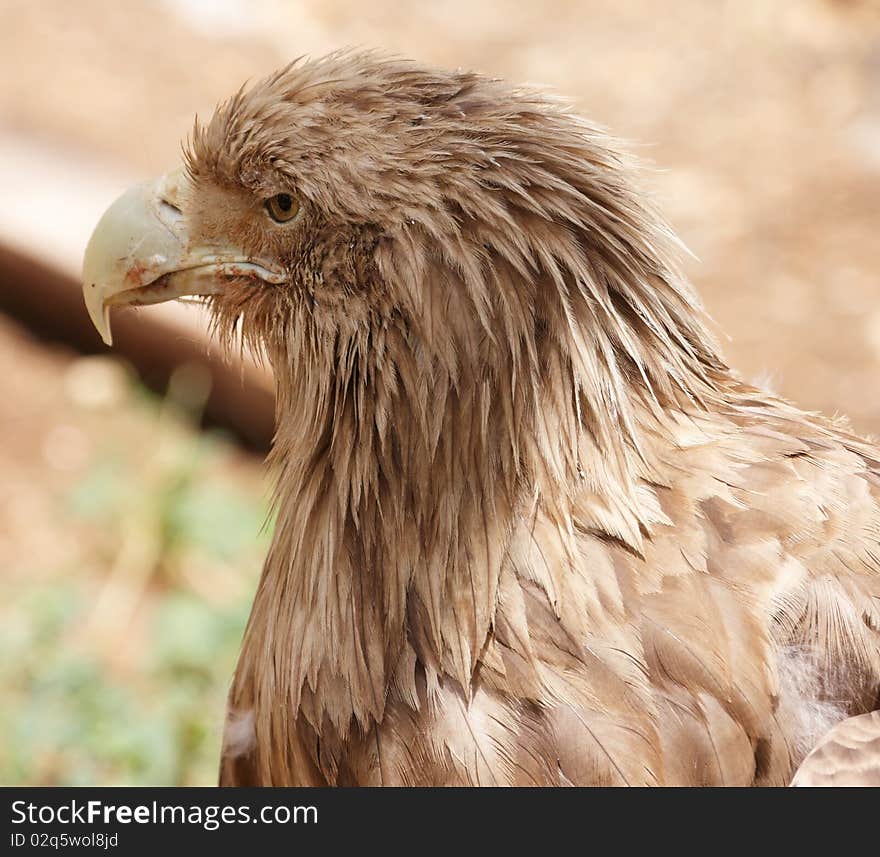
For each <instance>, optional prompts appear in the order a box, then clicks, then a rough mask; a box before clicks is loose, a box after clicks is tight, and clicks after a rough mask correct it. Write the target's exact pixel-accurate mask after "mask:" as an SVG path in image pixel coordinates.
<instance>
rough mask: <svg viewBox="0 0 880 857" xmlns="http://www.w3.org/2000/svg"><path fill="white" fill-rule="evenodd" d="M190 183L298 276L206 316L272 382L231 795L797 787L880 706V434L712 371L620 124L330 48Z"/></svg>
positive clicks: (239, 117) (210, 226) (222, 217)
mask: <svg viewBox="0 0 880 857" xmlns="http://www.w3.org/2000/svg"><path fill="white" fill-rule="evenodd" d="M188 165H189V171H190V173H191V177H192V191H191V194H190V199H189V203H188V206H187V210H186V212H185V213H186V215H187V217H188V219H189V222H190V231H191V232H192V233H194V234H197V235H199V236H200V238H201V239H202V240H210V238H211V237H212V236H213V237H220V236H228V235H230V234H231V235H233V236H234V237H235V238H236V241H237V242H238V243H239V244H241V245H242V246H244V247H245V248H246V249H248V250H251V251H254V252H259V253H261V254H263V255H264V256H265V255H268V256H271V257H272V258H274V259H276V260H278V261H279V262H280V263H282V264H284V265H285V266H286V267H287V268H288V269H289V270H291V271H292V272H293V276H292V278H291V282H290V284H289V286H282V287H272V288H268V287H267V288H264V289H254V288H253V287H252V286H251V285H249V284H248V285H245V284H241V285H238V286H237V285H236V284H235V283H232V284H230V287H229V289H228V291H227V293H225V294H223V295H220V296H217V297H215V298H213V299H212V300H213V306H214V310H215V314H216V318H217V325H218V329H219V331H220V332H221V334H222V335H223V336H224V337H225V338H226V339H227V340H231V339H232V338H233V337H234V334H235V331H236V330H238V329H240V330H241V332H242V334H243V337H244V340H245V341H246V342H248V343H250V344H251V345H252V346H254V347H256V348H257V349H258V350H260V351H261V352H262V353H263V354H265V355H266V356H267V358H268V359H269V361H270V362H271V364H272V366H273V369H274V371H275V375H276V379H277V390H278V395H277V402H278V405H277V409H278V429H277V436H276V439H275V444H274V449H273V453H272V459H271V460H272V463H273V465H274V467H275V469H276V471H277V486H278V487H277V495H276V496H277V507H278V517H277V525H276V530H275V535H274V539H273V543H272V547H271V550H270V552H269V556H268V558H267V560H266V565H265V569H264V572H263V578H262V581H261V583H260V587H259V590H258V592H257V595H256V598H255V602H254V608H253V613H252V615H251V620H250V623H249V625H248V629H247V633H246V636H245V640H244V644H243V649H242V653H241V659H240V662H239V665H238V669H237V671H236V675H235V681H234V684H233V687H232V691H231V694H230V709H231V712H232V714H231V717H232V718H233V722H235V723H238V722H241V719H242V718H244V721H243V722H246V723H248V724H252V729H253V732H252V735H250V736H249V737H250V739H251V740H250V741H249V742H247V743H245V744H244V745H243V744H242V743H241V741H239V740H237V738H236V737H235V734H234V730H230V732H229V734H228V737H227V747H226V756H225V758H224V763H223V773H222V777H221V779H222V782H224V783H228V784H235V783H252V784H277V785H281V784H285V785H298V784H310V785H316V784H324V783H328V784H354V783H359V784H393V785H429V784H436V785H457V784H466V785H480V784H484V785H503V784H516V785H526V784H541V785H559V784H576V785H583V784H613V785H618V784H630V785H644V784H675V785H688V784H693V785H715V784H719V785H720V784H726V785H746V784H753V783H758V784H784V783H787V782H788V781H789V780H790V779H791V776H792V774H793V772H794V771H795V769H796V768H797V765H798V764H799V762H800V761H801V759H802V758H803V756H804V754H805V753H806V752H807V750H808V749H809V747H810V746H811V743H810V742H811V741H814V740H815V738H816V737H817V734H818V732H820V731H821V730H822V729H824V728H826V727H827V726H830V725H831V722H829V721H833V720H834V719H835V718H836V719H840V718H842V717H844V716H846V715H847V714H857V713H859V712H863V711H867V710H870V709H871V708H872V707H875V706H876V705H877V700H878V696H880V633H878V628H880V607H878V605H880V558H878V557H880V547H878V537H880V507H878V492H880V487H878V486H880V469H878V460H880V454H878V449H877V448H876V447H875V446H874V445H873V444H871V443H869V442H867V441H863V440H860V439H858V438H856V437H854V436H852V435H851V434H850V433H849V431H848V429H847V428H846V427H845V426H844V425H842V424H840V423H832V422H830V421H828V420H825V419H823V418H821V417H818V416H814V415H809V414H805V413H803V412H801V411H798V410H797V409H795V408H794V407H792V406H791V405H789V404H787V403H786V402H783V401H781V400H779V399H777V398H775V397H774V396H772V395H770V394H769V393H766V392H764V391H761V390H757V389H754V388H752V387H749V386H746V385H744V384H742V383H741V382H740V381H739V380H738V379H737V378H736V376H735V374H733V373H732V372H731V371H730V370H729V369H728V368H727V367H726V365H725V364H724V362H723V360H722V359H721V357H720V356H719V354H718V351H717V348H716V345H715V343H714V342H713V340H712V338H711V336H710V335H709V333H708V332H707V328H706V325H705V323H704V319H703V314H702V311H701V309H700V307H699V304H698V302H697V299H696V297H695V295H694V293H693V291H692V289H691V287H690V285H689V284H688V283H687V282H686V281H685V280H684V279H683V278H682V276H681V274H680V273H679V272H678V270H677V267H676V264H675V256H676V253H677V242H676V239H675V238H674V236H673V235H672V234H671V232H670V231H669V229H668V228H667V227H666V226H665V224H664V223H663V221H662V220H661V218H660V217H659V216H658V215H657V214H656V213H655V212H654V211H653V209H652V208H651V207H650V206H649V205H647V204H646V202H645V199H644V196H643V195H642V194H641V193H640V192H639V191H638V189H637V187H636V184H635V182H634V179H633V170H632V165H631V163H630V160H629V159H628V158H627V157H625V156H624V155H623V154H622V153H621V152H620V150H619V148H618V147H617V146H616V145H615V144H614V142H613V141H611V140H610V139H609V138H608V137H607V136H606V135H605V134H604V133H602V132H601V131H600V130H599V129H597V128H596V127H595V126H593V125H591V124H589V123H588V122H585V121H584V120H582V119H580V118H578V117H577V116H575V115H574V114H572V113H571V112H570V110H569V109H568V107H567V106H565V105H564V104H562V103H560V102H558V101H555V100H552V99H551V98H549V97H548V96H546V95H544V94H541V93H539V92H537V91H535V90H532V89H528V88H518V87H513V86H510V85H508V84H506V83H504V82H501V81H496V80H490V79H487V78H483V77H480V76H478V75H475V74H471V73H464V72H443V71H435V70H430V69H425V68H422V67H420V66H417V65H415V64H412V63H409V62H403V61H398V60H393V59H387V58H383V57H381V56H377V55H373V54H357V53H342V54H335V55H331V56H329V57H327V58H324V59H322V60H318V61H315V62H300V63H296V64H293V65H291V66H289V67H287V68H286V69H284V70H282V71H280V72H279V73H278V74H276V75H274V76H272V77H271V78H269V79H267V80H265V81H263V82H261V83H258V84H257V85H255V86H254V87H253V88H251V89H250V90H249V91H246V92H244V91H243V92H240V93H239V94H238V95H236V96H235V97H234V98H233V99H232V100H231V101H229V102H228V103H227V104H225V105H223V106H222V107H221V108H220V109H219V110H218V111H217V113H216V115H215V116H214V118H213V119H212V120H211V122H210V123H209V124H208V125H207V126H206V127H197V128H196V131H195V133H194V137H193V140H192V144H191V147H190V152H189V156H188ZM280 190H284V191H285V192H289V193H292V194H296V196H297V197H298V199H299V200H300V202H301V204H302V211H303V214H302V217H301V219H300V221H299V222H298V224H297V226H296V228H295V229H294V230H291V231H288V232H283V231H282V232H278V231H275V232H273V231H271V230H269V229H267V228H266V227H265V226H264V225H262V224H263V220H261V219H260V218H259V217H257V216H256V215H255V213H254V212H255V211H257V208H256V206H258V205H259V204H260V203H259V201H260V200H261V199H262V198H265V197H266V196H268V195H271V194H273V193H277V192H279V191H280ZM239 323H240V328H239ZM793 653H795V654H793ZM802 663H809V664H810V665H811V668H810V669H809V670H806V671H805V670H803V669H800V670H799V671H796V672H797V679H796V680H795V679H794V678H792V676H793V675H795V671H793V670H794V666H793V664H802Z"/></svg>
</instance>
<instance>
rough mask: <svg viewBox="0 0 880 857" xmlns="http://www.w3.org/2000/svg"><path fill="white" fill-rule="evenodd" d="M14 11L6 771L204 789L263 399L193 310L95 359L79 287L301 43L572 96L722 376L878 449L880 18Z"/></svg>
mask: <svg viewBox="0 0 880 857" xmlns="http://www.w3.org/2000/svg"><path fill="white" fill-rule="evenodd" d="M0 21H2V26H0V366H2V369H3V371H2V372H0V468H2V471H0V472H2V479H0V736H2V737H0V782H3V783H14V782H25V783H89V782H105V783H164V784H170V783H207V782H211V781H213V778H214V771H215V765H216V757H217V748H218V741H219V728H220V722H221V718H222V708H223V696H224V693H225V688H226V684H227V682H228V679H229V677H230V674H231V670H232V667H233V664H234V659H235V653H236V651H237V646H238V642H239V638H240V634H241V630H242V628H243V623H244V621H245V619H246V616H247V610H248V606H249V602H250V598H251V596H252V593H253V588H254V586H255V581H256V577H257V575H258V572H259V565H260V558H261V554H262V551H263V550H264V549H265V542H266V535H265V528H264V527H263V524H264V523H265V520H266V515H267V512H266V497H267V487H266V476H265V474H264V473H263V470H262V466H261V464H260V461H259V457H258V455H255V454H254V452H253V450H255V449H259V448H260V447H261V446H262V445H264V444H265V441H266V437H267V436H268V432H269V430H270V427H269V426H268V425H267V422H266V420H267V414H268V410H267V409H269V408H270V407H271V402H270V400H269V393H268V389H269V388H268V380H267V379H266V377H265V376H264V375H261V374H260V372H259V371H257V370H255V369H253V368H252V367H248V368H247V369H246V371H245V372H244V376H243V377H244V380H243V381H242V374H241V372H240V371H239V370H238V369H237V368H236V367H226V368H224V366H223V363H222V362H221V361H220V360H219V358H218V356H217V355H212V354H211V353H210V350H209V347H208V345H207V344H206V343H205V342H204V340H203V337H202V335H201V333H200V332H199V331H200V329H201V326H200V321H199V318H198V315H197V311H196V310H190V309H186V308H180V307H178V308H175V309H173V310H170V311H169V310H168V309H167V308H156V309H151V310H144V311H142V312H141V314H140V315H139V316H138V320H139V322H140V324H138V325H131V324H129V326H128V327H126V326H125V323H124V322H123V323H122V330H121V334H120V348H119V350H118V351H115V352H112V353H111V352H107V351H106V350H104V349H102V348H101V347H99V344H98V341H97V339H96V338H95V337H94V335H93V334H91V333H90V332H89V331H88V328H87V326H86V325H85V314H84V311H83V310H82V309H81V307H80V304H79V298H78V295H77V294H76V289H77V284H76V282H75V277H76V274H77V271H78V267H79V263H80V260H81V254H82V249H83V248H84V244H85V241H86V240H87V238H88V234H89V231H90V229H91V227H92V226H93V225H94V222H95V220H96V219H97V217H98V216H99V215H100V213H101V211H102V210H103V208H104V207H105V206H106V205H107V204H108V203H109V202H110V201H111V200H112V199H113V198H114V197H115V196H116V195H117V194H118V193H119V192H120V191H121V190H122V189H123V187H124V186H125V184H127V183H128V182H130V181H132V180H137V179H139V178H145V177H148V176H150V175H152V174H155V173H158V172H160V171H164V170H166V169H167V168H168V167H169V166H172V165H173V164H174V163H175V162H176V161H177V160H178V157H179V152H180V141H181V139H182V138H184V137H185V136H186V134H187V133H188V131H189V129H190V128H191V126H192V120H193V116H194V114H196V113H198V114H200V115H202V116H207V115H209V114H210V113H211V111H212V110H213V107H214V105H215V104H216V102H217V101H218V100H220V99H222V98H224V97H226V96H228V95H229V94H231V93H232V92H233V91H234V90H235V89H237V88H238V87H239V86H240V85H241V83H242V82H243V81H244V80H245V79H248V78H254V77H257V76H259V75H262V74H263V73H266V72H268V71H270V70H272V69H274V68H275V67H276V66H278V65H279V64H281V63H283V62H285V61H287V60H290V59H292V58H293V57H295V56H298V55H300V54H320V53H323V52H325V51H328V50H332V49H335V48H339V47H344V46H370V47H381V48H385V49H387V50H389V51H393V52H397V53H400V54H404V55H409V56H412V57H414V58H417V59H419V60H422V61H425V62H429V63H435V64H442V65H450V66H465V67H470V68H476V69H479V70H481V71H484V72H486V73H488V74H491V75H498V76H504V77H509V78H511V79H515V80H518V81H528V82H532V83H541V84H547V85H549V86H550V87H551V88H552V89H554V90H556V91H558V92H560V93H563V94H566V95H569V96H571V97H572V98H573V99H574V100H575V102H576V104H577V106H578V109H579V110H581V111H582V112H584V113H585V114H587V115H589V116H590V117H591V118H593V119H595V120H597V121H599V122H600V123H602V124H604V125H606V126H607V127H609V128H610V129H611V130H612V131H613V132H614V133H615V134H616V135H618V136H620V137H623V138H624V139H626V140H629V141H632V146H633V148H634V149H635V150H636V151H637V152H638V153H639V154H640V155H641V156H642V158H643V159H646V160H647V161H648V162H649V163H650V164H652V166H653V169H652V171H651V172H650V173H649V174H648V175H647V176H646V179H645V183H646V185H647V186H648V187H649V188H650V190H651V191H652V193H653V194H654V196H655V197H656V198H657V200H658V202H659V203H660V205H661V207H662V208H663V209H664V210H665V212H666V213H667V215H668V217H669V219H670V220H671V221H672V223H673V225H674V226H675V228H676V229H677V230H678V232H679V233H680V235H681V236H682V238H683V239H684V241H685V243H686V244H687V245H688V246H689V247H690V248H691V250H692V251H693V253H694V254H695V257H696V258H694V259H689V260H688V261H687V262H686V269H687V271H688V273H689V274H690V276H691V277H692V279H693V280H694V282H695V283H696V285H697V287H698V289H699V291H700V293H701V294H702V295H703V298H704V300H705V302H706V305H707V307H708V309H709V311H710V313H711V314H712V315H713V317H714V318H715V320H716V322H717V325H718V329H719V335H720V336H722V338H723V347H724V350H725V352H726V354H727V356H728V358H729V360H730V362H731V363H732V364H733V365H734V366H735V367H737V368H738V369H739V370H740V371H741V372H742V374H743V375H744V376H745V377H747V378H749V379H750V380H755V379H758V380H761V381H762V382H764V383H769V384H770V385H771V386H773V387H774V389H776V390H777V391H778V392H780V393H782V394H783V395H785V396H787V397H789V398H791V399H794V400H795V401H796V402H798V403H799V404H801V405H803V406H805V407H808V408H813V409H818V410H823V411H825V412H828V413H836V412H843V413H847V414H849V415H850V417H851V418H852V421H853V424H854V426H855V428H856V429H857V430H859V431H861V432H863V433H871V432H878V433H880V394H878V390H880V386H878V382H880V239H878V234H877V233H878V225H880V217H878V215H880V0H772V2H771V0H726V1H725V0H667V2H663V3H656V2H650V0H544V2H518V3H504V2H497V1H496V0H490V2H480V0H468V2H460V0H448V2H445V3H427V2H426V3H418V2H415V3H407V4H397V3H390V2H384V0H374V2H372V3H369V4H364V3H355V2H343V0H320V2H317V0H315V2H309V0H301V1H300V2H284V0H252V2H245V0H216V2H209V0H137V2H126V3H118V2H111V0H79V2H76V3H69V2H64V1H63V0H0ZM130 321H131V319H129V322H130ZM141 329H143V330H146V331H148V333H145V334H139V333H137V332H136V331H137V330H141ZM206 355H208V356H206ZM147 387H149V388H150V389H151V390H152V391H153V392H150V391H148V389H147ZM205 415H207V417H208V419H207V421H205V420H203V419H202V417H203V416H205ZM200 425H201V426H203V427H202V428H200V427H199V426H200ZM247 449H250V450H251V451H250V452H248V451H247Z"/></svg>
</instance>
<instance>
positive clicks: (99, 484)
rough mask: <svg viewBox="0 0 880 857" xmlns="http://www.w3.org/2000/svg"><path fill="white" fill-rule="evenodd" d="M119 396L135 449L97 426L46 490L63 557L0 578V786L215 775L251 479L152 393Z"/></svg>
mask: <svg viewBox="0 0 880 857" xmlns="http://www.w3.org/2000/svg"><path fill="white" fill-rule="evenodd" d="M127 407H129V408H135V409H140V418H141V422H144V423H146V424H147V425H148V427H149V428H150V429H151V430H152V431H150V432H145V437H146V438H147V441H146V448H145V441H144V438H141V437H138V438H131V437H126V436H124V435H125V432H124V431H120V432H117V434H116V435H111V436H110V437H109V439H108V440H107V441H106V442H105V443H104V444H103V445H101V446H100V447H99V449H98V451H97V454H96V455H95V456H94V458H93V460H91V461H90V462H89V465H88V467H86V468H85V469H84V472H83V473H82V474H81V475H80V476H79V477H78V478H77V479H76V481H75V483H74V485H73V487H72V488H71V490H69V491H68V492H66V493H65V494H64V496H59V497H58V498H57V504H56V505H57V508H58V518H57V521H56V522H53V523H52V525H51V526H50V527H48V528H47V535H46V537H47V538H51V537H52V535H51V534H52V529H53V528H54V527H59V526H62V527H72V528H75V530H76V544H77V546H78V549H77V550H76V551H75V555H74V556H71V557H70V560H69V564H64V567H59V568H49V569H45V568H34V569H32V570H28V571H29V573H28V574H27V575H18V576H12V577H8V576H2V575H0V599H2V600H0V605H2V606H0V688H2V692H0V734H2V736H3V737H2V741H0V782H2V783H3V784H17V783H23V784H34V785H39V784H65V785H88V784H132V785H146V784H156V785H177V784H180V785H188V784H211V783H214V782H216V775H217V769H218V761H219V748H220V738H221V732H222V721H223V713H224V708H225V696H226V691H227V688H228V684H229V681H230V679H231V677H232V672H233V670H234V666H235V660H236V657H237V653H238V648H239V645H240V641H241V636H242V632H243V630H244V627H245V623H246V621H247V616H248V611H249V609H250V602H251V599H252V596H253V591H254V588H255V586H256V581H257V577H258V572H259V568H260V563H261V558H262V555H263V554H264V553H265V550H266V548H267V542H268V531H269V528H268V527H265V526H264V523H265V522H266V515H267V510H266V504H265V502H264V499H265V496H264V493H263V491H264V489H263V486H264V484H265V483H264V482H263V481H262V480H261V479H260V478H259V470H260V468H259V465H258V464H257V463H253V462H245V463H244V464H242V459H243V458H244V457H243V455H242V453H240V452H239V451H237V450H235V449H234V447H233V446H232V444H231V443H229V442H228V441H226V440H224V439H223V438H221V437H219V436H216V435H212V434H210V433H208V434H205V433H201V432H199V431H197V430H195V429H194V428H193V427H192V426H191V425H189V424H187V420H186V419H185V417H184V415H182V414H180V413H178V412H177V410H176V409H175V407H174V406H173V405H171V404H169V403H168V402H167V401H166V402H165V403H159V402H155V401H152V402H151V401H149V400H147V399H144V397H143V395H142V393H137V394H136V395H135V394H134V393H133V394H132V401H129V402H128V403H127ZM133 440H134V441H135V442H134V443H132V441H133ZM242 469H244V470H245V471H247V474H246V475H247V477H248V478H245V479H241V478H236V475H237V476H240V471H241V470H242ZM255 474H256V476H255ZM31 572H32V573H31Z"/></svg>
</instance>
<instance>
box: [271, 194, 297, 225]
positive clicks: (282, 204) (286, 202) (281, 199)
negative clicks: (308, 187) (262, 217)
mask: <svg viewBox="0 0 880 857" xmlns="http://www.w3.org/2000/svg"><path fill="white" fill-rule="evenodd" d="M266 211H268V212H269V217H271V218H272V220H274V221H275V222H276V223H287V222H288V221H290V220H293V218H294V217H296V213H297V212H298V211H299V202H297V200H296V199H294V197H292V196H291V195H290V194H289V193H276V194H275V196H271V197H269V199H267V200H266Z"/></svg>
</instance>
